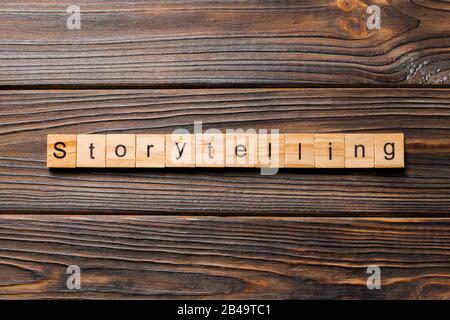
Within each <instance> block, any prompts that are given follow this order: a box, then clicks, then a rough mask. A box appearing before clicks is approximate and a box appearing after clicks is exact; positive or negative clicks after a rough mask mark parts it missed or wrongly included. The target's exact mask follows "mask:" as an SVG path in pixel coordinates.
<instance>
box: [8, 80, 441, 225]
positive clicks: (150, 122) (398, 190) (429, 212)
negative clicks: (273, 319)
mask: <svg viewBox="0 0 450 320" xmlns="http://www.w3.org/2000/svg"><path fill="white" fill-rule="evenodd" d="M449 98H450V90H447V89H428V90H419V89H400V90H398V89H396V90H387V89H304V90H302V89H225V90H112V91H110V90H104V91H95V90H84V91H3V92H1V93H0V213H134V214H159V213H168V214H174V213H175V214H183V213H189V214H233V215H255V214H265V215H301V216H330V215H335V216H344V215H351V216H361V215H366V216H370V215H378V216H394V217H398V216H402V215H403V216H408V217H409V216H426V217H430V216H433V215H434V216H440V217H443V216H449V213H450V133H449V132H450V131H449V130H450V100H449ZM195 120H201V121H203V124H204V125H203V128H204V129H206V128H212V127H215V128H219V129H221V130H224V129H226V128H244V129H247V128H256V129H260V128H268V129H274V128H278V129H280V131H281V132H283V133H289V132H318V133H320V132H383V131H386V132H395V131H400V132H404V133H405V137H406V146H405V148H406V169H405V170H359V169H355V170H349V169H347V170H319V169H314V170H307V169H298V170H297V169H293V170H282V171H280V173H279V174H278V175H276V176H262V175H260V174H259V171H257V170H253V169H248V170H247V169H230V168H229V169H222V170H221V169H180V170H177V169H170V170H168V169H148V170H147V169H146V170H137V169H128V170H112V169H109V170H108V169H107V170H95V169H92V170H82V169H78V170H75V171H49V170H48V169H47V167H46V163H45V157H46V135H47V134H48V133H65V132H70V133H157V132H162V133H170V132H172V130H173V129H175V128H179V127H183V128H188V129H192V124H193V122H194V121H195Z"/></svg>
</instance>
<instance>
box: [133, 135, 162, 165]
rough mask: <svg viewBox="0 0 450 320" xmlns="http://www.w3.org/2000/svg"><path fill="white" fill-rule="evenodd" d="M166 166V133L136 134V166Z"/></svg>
mask: <svg viewBox="0 0 450 320" xmlns="http://www.w3.org/2000/svg"><path fill="white" fill-rule="evenodd" d="M165 166H166V136H165V135H164V134H138V135H136V168H164V167H165Z"/></svg>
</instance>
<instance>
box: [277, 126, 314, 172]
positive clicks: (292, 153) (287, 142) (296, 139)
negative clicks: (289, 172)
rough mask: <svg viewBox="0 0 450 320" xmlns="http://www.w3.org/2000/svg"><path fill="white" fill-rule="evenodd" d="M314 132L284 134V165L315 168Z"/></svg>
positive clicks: (287, 166)
mask: <svg viewBox="0 0 450 320" xmlns="http://www.w3.org/2000/svg"><path fill="white" fill-rule="evenodd" d="M314 162H315V161H314V134H313V133H311V134H309V133H305V134H290V133H289V134H285V135H284V166H285V167H286V168H314Z"/></svg>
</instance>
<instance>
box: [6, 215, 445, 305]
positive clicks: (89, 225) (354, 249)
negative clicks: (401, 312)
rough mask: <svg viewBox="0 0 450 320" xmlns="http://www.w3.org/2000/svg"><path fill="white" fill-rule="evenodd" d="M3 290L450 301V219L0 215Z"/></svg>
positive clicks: (34, 294)
mask: <svg viewBox="0 0 450 320" xmlns="http://www.w3.org/2000/svg"><path fill="white" fill-rule="evenodd" d="M69 265H78V266H79V267H80V268H81V290H79V291H78V290H69V289H67V286H66V281H67V278H68V275H67V274H66V270H67V267H68V266H69ZM369 265H378V266H379V267H380V269H381V290H369V289H368V288H367V286H366V283H367V278H368V276H369V275H368V274H367V273H366V270H367V267H368V266H369ZM0 298H11V299H22V298H39V299H41V298H65V299H70V298H88V299H89V298H133V299H138V298H152V299H157V298H166V299H167V298H170V299H182V298H194V299H200V298H202V299H205V298H207V299H230V298H233V299H244V298H250V299H288V298H289V299H294V298H295V299H310V298H315V299H318V298H319V299H331V298H332V299H344V298H345V299H349V298H352V299H354V298H365V299H449V298H450V220H449V219H346V218H341V219H335V218H325V219H319V218H293V219H287V218H237V217H229V218H219V217H196V218H194V217H165V216H154V217H149V216H78V217H77V216H73V217H69V216H66V217H61V216H17V215H15V216H2V217H1V219H0Z"/></svg>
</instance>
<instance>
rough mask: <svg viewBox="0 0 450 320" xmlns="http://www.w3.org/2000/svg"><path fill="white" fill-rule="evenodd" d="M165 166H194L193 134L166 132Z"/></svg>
mask: <svg viewBox="0 0 450 320" xmlns="http://www.w3.org/2000/svg"><path fill="white" fill-rule="evenodd" d="M166 167H169V168H176V167H186V168H193V167H195V135H193V134H176V133H173V134H166Z"/></svg>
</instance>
